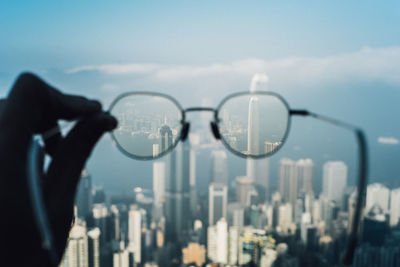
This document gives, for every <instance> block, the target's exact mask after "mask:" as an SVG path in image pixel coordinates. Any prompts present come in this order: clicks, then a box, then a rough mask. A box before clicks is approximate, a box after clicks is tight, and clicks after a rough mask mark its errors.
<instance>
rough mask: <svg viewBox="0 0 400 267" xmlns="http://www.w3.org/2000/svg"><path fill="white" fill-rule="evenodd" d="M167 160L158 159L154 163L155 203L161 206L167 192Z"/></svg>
mask: <svg viewBox="0 0 400 267" xmlns="http://www.w3.org/2000/svg"><path fill="white" fill-rule="evenodd" d="M165 174H166V168H165V162H162V161H157V162H154V163H153V192H154V205H155V206H157V207H158V206H161V205H162V202H163V200H164V194H165Z"/></svg>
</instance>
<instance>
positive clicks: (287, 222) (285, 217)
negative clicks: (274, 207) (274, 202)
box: [278, 203, 293, 233]
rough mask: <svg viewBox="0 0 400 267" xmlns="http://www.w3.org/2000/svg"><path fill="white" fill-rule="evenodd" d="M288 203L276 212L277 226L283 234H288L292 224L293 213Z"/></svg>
mask: <svg viewBox="0 0 400 267" xmlns="http://www.w3.org/2000/svg"><path fill="white" fill-rule="evenodd" d="M292 209H293V208H292V205H291V204H290V203H285V204H281V205H280V206H279V211H278V226H279V228H280V229H281V231H283V232H284V233H288V231H289V230H290V227H291V225H292V223H293V215H292V214H293V211H292Z"/></svg>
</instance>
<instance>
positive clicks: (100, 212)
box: [92, 203, 108, 247]
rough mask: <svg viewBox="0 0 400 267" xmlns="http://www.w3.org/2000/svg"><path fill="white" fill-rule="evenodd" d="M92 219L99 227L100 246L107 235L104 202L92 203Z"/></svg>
mask: <svg viewBox="0 0 400 267" xmlns="http://www.w3.org/2000/svg"><path fill="white" fill-rule="evenodd" d="M92 212H93V219H94V225H95V226H96V227H98V228H99V229H100V233H101V234H100V246H101V247H103V246H104V245H105V243H106V241H107V237H108V231H107V230H108V229H107V228H108V227H107V217H108V210H107V207H106V205H105V204H104V203H98V204H94V205H93V210H92Z"/></svg>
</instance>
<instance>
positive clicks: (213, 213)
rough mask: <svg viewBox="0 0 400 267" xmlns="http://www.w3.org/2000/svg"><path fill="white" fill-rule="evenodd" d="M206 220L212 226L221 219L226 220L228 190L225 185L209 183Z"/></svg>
mask: <svg viewBox="0 0 400 267" xmlns="http://www.w3.org/2000/svg"><path fill="white" fill-rule="evenodd" d="M208 197H209V198H208V205H209V208H208V212H209V213H208V218H209V225H210V226H212V225H214V224H216V222H217V221H218V220H219V219H221V218H225V219H226V218H227V214H226V213H227V205H228V188H227V186H226V185H225V184H218V183H211V184H210V186H209V188H208Z"/></svg>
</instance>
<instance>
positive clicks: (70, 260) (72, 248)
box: [59, 221, 89, 267]
mask: <svg viewBox="0 0 400 267" xmlns="http://www.w3.org/2000/svg"><path fill="white" fill-rule="evenodd" d="M59 266H60V267H69V266H76V267H88V266H89V253H88V238H87V235H86V226H85V224H84V223H83V222H80V221H77V222H75V224H74V225H73V226H72V228H71V230H70V232H69V237H68V244H67V248H66V250H65V252H64V256H63V259H62V260H61V263H60V265H59Z"/></svg>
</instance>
